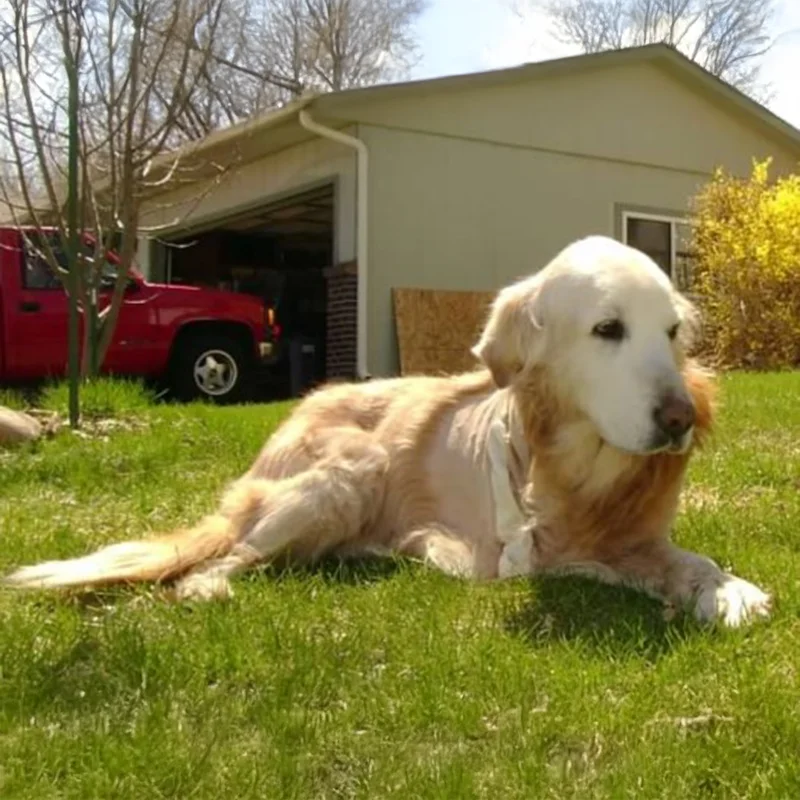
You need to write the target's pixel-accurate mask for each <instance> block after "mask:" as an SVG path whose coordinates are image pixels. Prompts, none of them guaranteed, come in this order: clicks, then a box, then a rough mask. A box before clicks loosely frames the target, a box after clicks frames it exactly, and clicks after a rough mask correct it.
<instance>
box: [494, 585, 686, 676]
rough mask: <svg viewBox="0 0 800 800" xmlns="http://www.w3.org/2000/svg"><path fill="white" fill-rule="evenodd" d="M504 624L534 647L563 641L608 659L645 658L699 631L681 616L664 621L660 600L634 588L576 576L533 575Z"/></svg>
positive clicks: (676, 645) (657, 656)
mask: <svg viewBox="0 0 800 800" xmlns="http://www.w3.org/2000/svg"><path fill="white" fill-rule="evenodd" d="M505 627H506V630H507V631H509V632H510V633H512V634H513V635H515V636H519V637H521V638H522V639H524V640H525V641H526V642H527V643H528V644H530V645H531V646H533V647H537V648H538V647H549V646H552V645H553V644H555V643H559V642H567V643H571V644H577V645H579V646H580V647H583V648H585V649H587V650H589V651H592V652H594V653H596V654H597V655H602V656H604V657H608V658H612V659H613V658H620V657H623V658H624V657H631V656H632V657H636V658H643V659H645V660H647V661H651V662H655V661H658V660H659V659H660V658H662V657H663V656H665V655H668V654H669V653H670V652H672V651H673V650H675V649H678V648H680V647H681V645H682V644H683V643H684V642H685V641H686V640H687V639H688V638H689V637H691V636H693V635H696V634H699V633H700V628H699V626H698V625H697V624H696V623H695V622H694V620H693V619H691V618H690V617H687V616H686V615H679V616H677V617H676V618H675V619H674V620H671V621H669V622H668V621H667V620H665V618H664V613H663V607H662V605H661V604H660V603H658V602H657V601H655V600H652V599H651V598H648V597H646V596H644V595H643V594H641V593H640V592H637V591H636V590H634V589H629V588H625V587H618V586H608V585H605V584H601V583H598V582H596V581H593V580H591V579H589V578H580V577H546V578H537V579H536V580H535V581H534V582H533V583H532V593H531V597H530V601H529V602H528V603H526V604H525V605H524V606H523V607H522V608H520V609H518V610H517V611H516V612H515V613H513V614H511V615H510V616H509V617H508V618H507V619H506V623H505Z"/></svg>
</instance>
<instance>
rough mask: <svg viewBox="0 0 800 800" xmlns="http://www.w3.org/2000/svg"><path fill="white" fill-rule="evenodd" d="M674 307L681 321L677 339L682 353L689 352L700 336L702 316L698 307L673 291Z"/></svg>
mask: <svg viewBox="0 0 800 800" xmlns="http://www.w3.org/2000/svg"><path fill="white" fill-rule="evenodd" d="M675 308H676V310H677V311H678V317H679V319H680V321H681V326H680V328H679V334H678V337H679V340H680V345H681V348H682V349H683V351H684V353H686V354H691V353H692V351H693V349H694V347H695V345H696V344H698V342H699V340H700V337H701V336H702V327H703V318H702V314H701V313H700V309H699V308H698V307H697V306H696V305H695V304H694V303H693V302H692V301H691V300H689V298H687V297H685V296H684V295H683V294H681V293H680V292H675Z"/></svg>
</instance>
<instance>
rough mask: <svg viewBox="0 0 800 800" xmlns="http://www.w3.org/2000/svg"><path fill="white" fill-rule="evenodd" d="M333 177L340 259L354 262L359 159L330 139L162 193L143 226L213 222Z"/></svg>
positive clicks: (184, 226)
mask: <svg viewBox="0 0 800 800" xmlns="http://www.w3.org/2000/svg"><path fill="white" fill-rule="evenodd" d="M350 132H351V133H354V132H355V129H354V128H353V129H350ZM266 135H269V134H266ZM330 179H335V180H336V183H337V196H336V212H335V213H336V222H335V228H336V230H335V243H336V258H337V260H339V261H349V260H351V259H353V258H355V223H354V220H355V203H356V158H355V155H354V153H353V151H352V150H351V149H350V148H348V147H345V146H344V145H340V144H337V143H335V142H330V141H327V140H325V139H313V140H312V141H310V142H306V143H304V144H300V145H296V146H294V147H290V148H287V149H285V150H282V151H280V152H278V153H274V154H272V155H270V156H267V157H265V158H262V159H259V160H258V161H253V162H250V163H248V164H245V165H243V166H242V167H238V168H234V169H232V170H231V171H230V172H228V173H227V174H225V175H224V177H222V178H221V179H220V180H219V181H218V185H213V186H212V185H209V184H199V185H198V184H193V185H188V186H186V187H184V188H183V189H181V190H179V191H176V192H172V193H169V194H165V195H161V196H160V197H158V198H157V200H154V201H152V203H151V204H150V206H149V207H146V208H145V211H144V213H143V215H142V225H143V226H145V227H148V228H153V227H159V228H167V229H168V231H169V230H183V229H192V228H196V227H203V226H209V225H212V224H213V223H214V222H216V221H218V220H220V219H223V218H225V217H230V216H233V215H235V214H238V213H241V212H243V211H246V210H249V209H254V208H257V207H258V206H259V205H264V204H266V203H269V202H270V201H271V200H273V199H275V198H276V197H283V196H286V195H287V194H291V193H292V192H295V191H302V190H303V189H305V188H307V187H308V186H309V185H313V184H315V183H318V182H321V181H327V180H330Z"/></svg>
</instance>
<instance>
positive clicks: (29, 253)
mask: <svg viewBox="0 0 800 800" xmlns="http://www.w3.org/2000/svg"><path fill="white" fill-rule="evenodd" d="M24 242H25V251H24V256H25V257H24V258H23V260H22V285H23V287H24V288H25V289H61V288H62V284H61V281H60V280H59V279H58V276H57V275H56V274H55V273H54V272H53V270H52V269H50V264H48V263H47V258H46V256H45V254H44V252H43V251H42V250H40V249H39V248H37V246H36V244H35V242H34V241H33V237H30V238H29V237H28V236H26V237H25V239H24ZM51 244H53V246H54V247H55V253H56V258H57V259H58V261H59V263H61V264H63V263H66V257H65V254H64V253H63V252H62V251H61V250H60V248H59V247H58V244H57V243H56V242H51Z"/></svg>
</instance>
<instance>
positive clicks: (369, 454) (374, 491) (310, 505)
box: [175, 431, 389, 600]
mask: <svg viewBox="0 0 800 800" xmlns="http://www.w3.org/2000/svg"><path fill="white" fill-rule="evenodd" d="M388 465H389V457H388V455H387V453H386V451H385V450H384V449H383V448H382V447H380V446H379V445H377V444H375V443H374V442H372V441H371V440H370V438H369V437H368V436H367V435H366V434H364V435H360V434H354V433H353V432H352V431H348V433H347V436H346V440H343V441H340V442H337V443H336V444H335V445H334V446H331V447H330V448H329V449H328V454H327V455H326V456H325V457H324V458H322V459H321V460H320V461H318V462H317V463H316V464H315V465H314V466H313V467H312V468H310V469H308V470H306V471H304V472H301V473H299V474H297V475H294V476H292V477H290V478H282V479H280V480H266V479H254V478H244V479H243V480H241V481H239V483H238V484H236V485H234V487H233V488H232V489H231V490H230V491H229V492H228V494H227V495H226V497H225V499H224V501H223V503H222V508H221V510H220V513H221V514H223V515H224V516H226V517H227V518H229V519H230V520H231V523H232V524H233V525H234V526H235V527H236V528H237V530H238V531H239V532H240V533H239V540H238V542H237V543H236V544H235V545H234V547H233V548H232V549H231V551H230V552H229V553H228V554H227V555H225V556H224V557H223V558H219V559H215V560H212V561H207V562H206V563H204V564H203V565H201V566H200V567H198V568H197V569H195V570H193V571H192V572H190V573H188V574H187V575H185V576H184V577H183V578H182V579H181V580H180V581H179V582H178V583H177V585H176V587H175V591H176V596H177V597H178V599H182V600H186V599H193V600H210V599H215V598H225V597H228V596H230V594H231V586H230V581H229V579H230V577H231V576H233V575H235V574H237V573H240V572H242V571H244V570H245V569H247V568H248V567H249V566H251V565H253V564H255V563H257V562H263V561H268V560H269V559H271V558H274V557H275V556H276V555H278V554H281V553H288V554H289V555H290V556H291V557H292V558H295V559H299V560H301V561H308V560H313V559H315V558H317V557H319V556H320V555H323V554H324V553H326V552H329V551H330V550H332V549H334V548H336V547H337V546H339V545H341V544H343V543H345V542H348V541H351V540H353V539H355V538H357V537H359V536H360V535H361V534H363V533H364V531H365V529H366V528H367V527H368V526H369V525H370V523H371V522H372V521H373V520H374V518H375V516H376V514H377V513H378V511H379V509H380V505H381V502H382V499H383V493H384V488H385V481H386V472H387V469H388Z"/></svg>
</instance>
